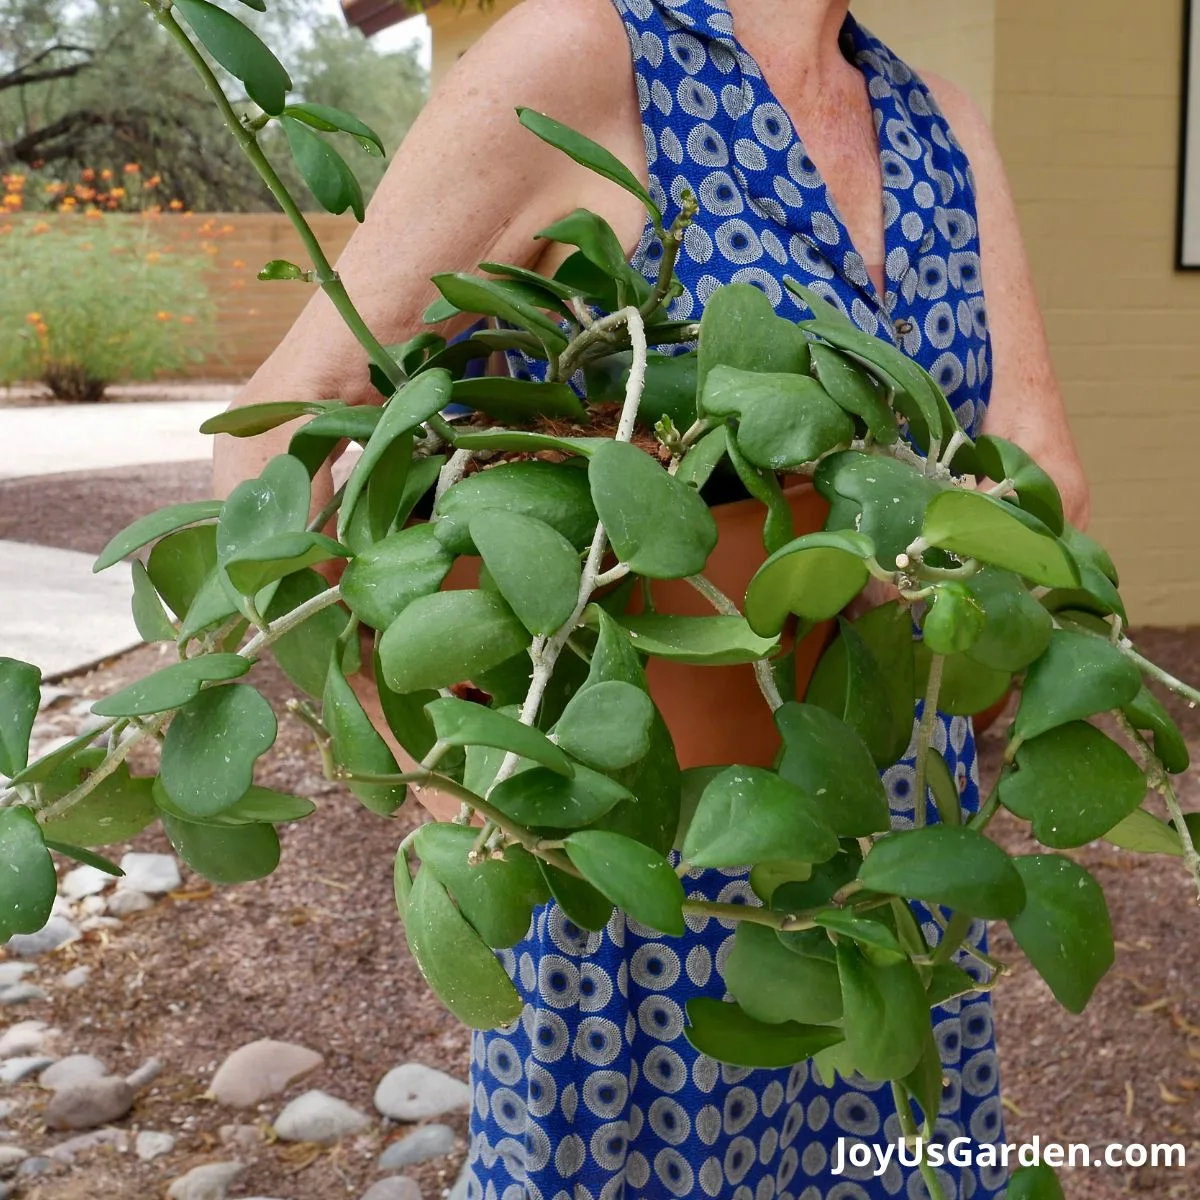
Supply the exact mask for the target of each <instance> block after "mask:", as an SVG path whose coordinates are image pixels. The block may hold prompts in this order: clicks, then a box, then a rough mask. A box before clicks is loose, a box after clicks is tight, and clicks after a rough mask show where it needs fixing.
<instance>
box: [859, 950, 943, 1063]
mask: <svg viewBox="0 0 1200 1200" xmlns="http://www.w3.org/2000/svg"><path fill="white" fill-rule="evenodd" d="M837 963H838V974H839V976H840V977H841V982H842V1009H843V1028H844V1029H845V1037H846V1052H847V1053H848V1054H849V1055H850V1057H851V1059H852V1061H853V1062H854V1065H855V1068H856V1069H857V1070H858V1071H859V1072H861V1073H862V1074H863V1075H865V1076H866V1077H867V1078H868V1079H870V1080H875V1081H880V1082H882V1081H883V1080H888V1079H903V1078H904V1077H905V1076H906V1075H907V1074H909V1072H910V1071H912V1070H913V1069H914V1068H915V1067H916V1066H917V1064H918V1063H919V1062H920V1061H921V1055H922V1054H923V1052H924V1049H925V1034H926V1032H927V1031H928V1028H929V1003H928V1001H927V1000H926V998H925V989H924V988H923V987H922V986H921V977H920V975H918V974H917V969H916V967H914V966H913V965H912V963H911V962H902V963H893V964H890V965H888V966H880V965H878V964H876V963H873V962H871V960H870V959H868V958H867V957H866V955H864V954H863V952H862V951H861V950H860V949H859V948H858V947H857V946H856V945H855V944H854V943H853V942H848V941H846V940H844V939H843V940H842V941H840V942H839V943H838V947H837Z"/></svg>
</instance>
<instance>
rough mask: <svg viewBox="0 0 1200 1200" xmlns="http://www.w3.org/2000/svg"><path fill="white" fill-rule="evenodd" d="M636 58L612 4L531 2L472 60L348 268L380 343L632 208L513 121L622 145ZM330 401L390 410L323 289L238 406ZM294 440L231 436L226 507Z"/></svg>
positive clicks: (277, 434) (221, 458)
mask: <svg viewBox="0 0 1200 1200" xmlns="http://www.w3.org/2000/svg"><path fill="white" fill-rule="evenodd" d="M628 58H629V48H628V44H627V42H626V39H625V34H624V30H623V28H622V25H621V22H620V20H619V18H618V17H617V15H616V12H615V10H614V9H613V7H612V4H611V3H610V2H609V0H526V3H524V4H522V5H520V6H519V7H518V8H516V9H515V10H513V12H511V13H510V14H508V15H507V16H506V17H505V18H504V19H503V20H501V21H499V22H498V23H497V24H496V25H495V26H494V27H493V29H492V30H491V31H489V33H488V34H487V36H486V37H484V38H483V39H481V40H480V42H479V43H477V44H476V46H475V47H473V48H472V50H471V51H470V52H469V53H468V54H466V55H465V56H464V57H463V58H462V59H461V60H460V61H459V63H458V64H457V65H456V67H455V68H454V70H453V71H452V72H451V73H450V75H449V76H448V78H447V79H446V82H445V83H444V84H443V86H442V87H440V88H439V89H438V91H437V94H436V95H435V96H434V97H433V99H432V100H431V101H430V102H429V104H428V105H427V106H426V108H425V110H424V112H423V113H422V114H421V116H420V117H419V118H418V120H417V122H416V123H415V124H414V126H413V128H412V130H411V131H410V132H409V135H408V137H407V138H406V139H405V140H404V143H403V145H402V146H401V147H400V150H399V152H398V154H397V155H396V158H395V159H394V161H393V162H392V165H391V167H390V169H389V171H388V173H387V176H386V177H385V179H384V180H383V182H382V184H381V185H380V187H379V189H378V191H377V192H376V194H375V196H374V198H373V199H372V202H371V205H370V208H369V210H368V213H367V219H366V221H365V223H364V224H362V225H361V226H359V228H358V229H357V230H356V231H355V233H354V236H353V237H352V238H351V240H350V243H349V245H348V246H347V247H346V249H345V251H344V253H343V254H342V256H341V258H340V260H339V261H338V264H337V269H338V273H339V275H340V276H341V277H342V279H343V280H344V282H345V283H346V286H347V289H348V291H349V293H350V296H351V298H352V299H353V301H354V303H355V304H356V306H357V307H358V309H359V311H360V312H361V313H362V315H363V317H364V318H365V320H366V322H367V325H368V326H369V327H370V328H371V330H372V332H373V333H374V334H375V335H376V336H377V337H378V338H379V339H380V341H381V342H383V343H384V344H385V345H392V344H396V343H399V342H403V341H405V340H406V339H407V338H410V337H412V336H413V334H414V333H416V332H418V331H419V330H420V328H421V315H422V313H423V312H424V310H425V308H426V307H427V306H428V304H429V303H430V301H432V300H433V299H434V298H435V296H436V292H435V290H434V288H433V285H432V284H431V283H429V278H430V276H432V275H434V274H436V273H438V272H440V271H453V270H464V271H465V270H473V269H474V268H475V266H476V264H477V263H479V262H480V261H487V260H499V261H502V262H511V263H516V264H518V265H522V266H533V265H534V264H535V262H536V261H537V259H538V256H539V254H540V253H541V250H542V244H539V243H537V242H535V241H534V240H533V239H534V235H535V234H536V233H537V232H538V231H539V230H540V229H542V228H544V227H545V226H547V225H549V224H551V223H552V222H553V221H555V220H557V219H558V218H559V217H561V216H562V215H563V214H564V213H565V212H567V211H570V209H571V208H574V207H576V206H578V205H579V204H583V203H586V204H587V205H588V206H589V207H592V208H598V209H599V210H600V211H602V212H603V211H604V210H605V208H606V206H608V207H611V206H612V205H613V204H615V203H619V198H622V197H624V193H621V192H619V191H618V189H617V188H616V187H615V186H614V185H611V184H608V183H606V182H604V181H603V180H599V179H598V178H597V177H595V176H593V175H590V174H587V173H585V172H584V171H583V169H582V168H580V167H577V166H575V164H573V163H572V162H571V161H570V160H569V159H567V158H566V157H565V156H564V155H562V154H560V153H559V152H558V151H556V150H553V149H552V148H550V147H549V146H546V145H545V144H544V143H543V142H541V141H540V140H539V139H538V138H536V137H535V136H534V135H533V134H531V133H529V132H528V131H526V130H525V129H524V128H522V127H521V125H520V124H519V122H518V120H517V117H516V114H515V112H514V109H515V108H516V107H517V106H518V105H529V106H530V107H533V108H537V109H541V110H543V111H547V112H549V113H551V114H553V115H554V116H555V117H557V118H558V119H559V120H562V121H565V122H567V123H568V124H570V125H572V126H573V127H575V128H577V129H580V130H581V131H583V132H586V133H587V134H588V135H589V136H591V137H593V138H596V139H597V140H600V141H604V140H606V139H608V140H610V141H611V140H612V136H613V133H614V131H615V130H616V129H617V128H619V127H620V123H621V122H622V120H624V121H625V122H626V123H628V122H629V121H630V120H631V119H633V120H634V121H636V113H637V107H636V104H637V101H636V97H635V96H634V94H633V85H632V82H631V78H630V73H629V69H628ZM635 127H636V125H635ZM642 169H643V170H644V166H643V167H642ZM263 286H276V287H277V286H280V285H278V284H275V285H263ZM320 399H342V400H345V401H347V402H348V403H351V404H362V403H375V402H378V399H379V397H378V395H377V393H375V392H374V390H373V389H372V388H371V386H370V382H369V377H368V370H367V358H366V355H365V353H364V352H363V350H362V349H361V348H360V347H359V346H358V344H357V342H356V341H355V340H354V338H353V337H352V335H351V334H350V333H349V331H348V330H347V329H346V327H345V325H344V324H343V322H342V320H341V318H340V317H339V316H338V315H337V313H336V312H335V310H334V308H333V306H332V304H331V303H330V302H329V301H328V300H327V299H326V297H325V296H324V294H323V293H317V294H316V295H314V296H313V298H312V300H311V301H310V302H309V304H308V305H307V307H306V308H305V310H304V312H303V313H302V314H301V316H300V317H299V319H298V320H297V321H296V323H295V324H294V325H293V326H292V328H291V330H290V331H289V332H288V334H287V335H286V336H285V337H284V339H283V341H282V342H281V343H280V344H279V346H278V348H277V349H276V350H275V351H274V353H272V354H271V356H270V357H269V358H268V359H267V361H266V362H265V363H264V364H263V365H262V367H261V368H260V369H259V370H258V371H257V372H256V373H255V375H254V377H253V378H252V379H251V380H250V382H249V383H248V384H247V385H246V387H245V388H244V389H243V390H242V391H241V393H240V394H239V396H238V397H237V399H236V400H235V401H234V404H235V405H244V404H257V403H262V402H265V401H271V400H320ZM292 432H293V428H292V427H290V426H288V427H284V428H282V429H278V430H274V431H272V432H271V433H267V434H263V435H262V436H260V437H256V438H250V439H241V440H238V439H233V438H229V437H220V438H218V439H217V444H216V448H215V456H214V457H215V463H214V466H215V470H214V482H215V487H216V492H217V495H219V496H224V495H227V494H228V493H229V491H230V490H231V489H232V488H234V487H235V486H236V485H237V484H238V483H239V482H241V481H242V480H244V479H247V478H252V477H253V476H255V475H257V474H258V473H259V472H260V471H261V470H262V468H263V466H264V465H265V464H266V463H267V461H268V460H269V459H271V458H272V457H274V456H275V455H277V454H281V453H284V452H285V451H286V450H287V445H288V441H289V439H290V437H291V434H292ZM328 488H329V473H328V470H326V472H325V473H324V478H323V479H322V480H319V481H317V487H316V488H315V489H314V490H315V491H317V492H321V491H323V492H324V495H322V496H319V497H317V498H316V504H317V505H318V506H320V505H321V504H322V503H323V502H324V500H325V499H326V498H327V497H328Z"/></svg>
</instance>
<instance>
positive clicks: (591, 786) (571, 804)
mask: <svg viewBox="0 0 1200 1200" xmlns="http://www.w3.org/2000/svg"><path fill="white" fill-rule="evenodd" d="M630 797H631V793H630V792H629V791H628V790H627V789H626V788H623V787H622V786H621V785H620V784H619V783H617V782H616V780H614V779H610V778H609V777H608V776H607V775H601V774H599V773H598V772H596V771H589V770H588V769H587V768H586V767H578V768H577V769H576V770H575V773H574V776H573V777H572V778H570V779H568V778H566V777H565V776H563V775H560V774H557V773H556V772H554V771H550V770H547V769H546V768H545V767H534V768H533V769H531V770H528V771H521V772H520V773H518V774H516V775H514V776H512V777H511V778H510V779H506V780H504V782H503V783H499V784H497V785H496V787H495V788H493V789H492V791H491V792H490V793H489V795H488V800H489V802H490V803H491V804H492V805H494V806H495V807H496V808H498V809H499V810H500V811H501V812H502V813H503V814H504V815H505V816H506V817H509V818H511V819H512V820H513V821H516V822H517V823H518V824H519V825H525V826H532V827H534V828H537V829H583V828H585V827H586V826H588V825H592V824H593V823H595V822H596V821H598V820H599V819H600V818H601V817H603V816H604V815H605V814H606V813H608V812H611V811H612V809H613V808H614V807H615V806H616V805H617V804H619V803H620V802H621V801H622V800H628V799H630Z"/></svg>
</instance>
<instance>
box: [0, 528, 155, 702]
mask: <svg viewBox="0 0 1200 1200" xmlns="http://www.w3.org/2000/svg"><path fill="white" fill-rule="evenodd" d="M92 562H93V556H92V555H90V554H77V553H76V552H75V551H73V550H55V549H52V548H50V547H48V546H30V545H27V544H26V543H24V542H3V541H0V655H2V656H4V657H6V658H19V659H21V660H22V661H24V662H30V663H33V664H34V665H35V666H38V667H41V669H42V674H43V676H44V677H45V678H53V677H55V676H58V675H64V674H67V673H69V672H72V671H77V670H79V669H81V668H83V667H87V666H90V665H91V664H92V663H94V662H97V661H98V660H99V659H101V658H107V657H108V656H109V655H111V654H119V653H120V652H121V651H123V650H128V649H130V648H131V647H132V646H136V645H137V644H138V643H139V642H140V641H141V638H140V637H138V633H137V629H136V627H135V626H134V623H133V616H132V614H131V612H130V606H129V602H130V597H131V596H132V594H133V586H132V584H131V583H130V577H129V567H128V566H127V565H118V566H115V567H112V568H111V569H110V570H108V571H105V572H103V573H102V574H100V575H93V574H92Z"/></svg>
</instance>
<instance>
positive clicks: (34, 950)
mask: <svg viewBox="0 0 1200 1200" xmlns="http://www.w3.org/2000/svg"><path fill="white" fill-rule="evenodd" d="M78 940H79V930H78V929H76V928H75V926H74V925H73V924H72V923H71V922H70V921H68V920H67V918H66V917H63V916H54V917H51V918H50V920H49V921H47V922H46V924H45V925H44V926H43V927H42V928H41V929H39V930H38V931H37V933H15V934H13V936H12V937H11V938H9V939H8V941H7V943H6V944H5V949H6V950H7V951H8V952H9V954H15V955H16V956H17V957H18V958H37V957H38V956H39V955H41V954H49V953H50V951H51V950H57V949H58V948H59V947H60V946H65V945H67V944H68V943H69V942H75V941H78Z"/></svg>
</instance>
